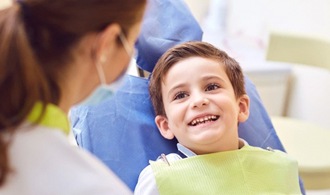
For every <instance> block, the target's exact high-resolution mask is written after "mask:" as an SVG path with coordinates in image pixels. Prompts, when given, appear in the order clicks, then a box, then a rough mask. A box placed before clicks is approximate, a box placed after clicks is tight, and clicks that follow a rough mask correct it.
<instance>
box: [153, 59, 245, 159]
mask: <svg viewBox="0 0 330 195" xmlns="http://www.w3.org/2000/svg"><path fill="white" fill-rule="evenodd" d="M162 96H163V102H164V107H165V111H166V117H164V116H157V117H156V119H155V120H156V123H157V125H158V127H159V129H160V131H161V133H162V135H163V136H164V137H166V138H168V139H172V138H173V137H174V136H175V137H176V138H177V139H178V141H179V142H180V143H181V144H182V145H184V146H186V147H188V148H189V149H191V150H192V151H194V152H195V153H197V154H204V153H211V152H219V151H224V150H232V149H237V148H238V123H239V122H240V121H239V113H240V110H241V107H242V105H243V107H246V106H248V104H247V103H246V102H245V101H248V98H247V96H246V98H247V100H246V98H241V97H240V98H236V96H235V93H234V89H233V86H232V84H231V82H230V80H229V78H228V76H227V74H226V72H225V68H224V65H223V64H221V63H219V62H218V61H215V60H213V59H207V58H202V57H190V58H187V59H184V60H182V61H179V62H177V63H176V64H174V65H173V66H172V67H171V68H170V69H169V70H168V72H167V73H166V75H165V77H164V80H163V82H162ZM243 97H245V96H243Z"/></svg>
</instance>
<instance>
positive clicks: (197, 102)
mask: <svg viewBox="0 0 330 195" xmlns="http://www.w3.org/2000/svg"><path fill="white" fill-rule="evenodd" d="M209 102H210V101H209V99H208V98H207V97H205V96H203V95H201V94H199V95H195V97H194V98H193V100H192V107H193V108H199V107H202V106H205V105H208V104H209Z"/></svg>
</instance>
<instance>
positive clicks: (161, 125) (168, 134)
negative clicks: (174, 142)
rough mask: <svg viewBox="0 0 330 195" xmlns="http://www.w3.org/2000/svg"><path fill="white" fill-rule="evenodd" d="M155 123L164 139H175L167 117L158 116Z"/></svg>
mask: <svg viewBox="0 0 330 195" xmlns="http://www.w3.org/2000/svg"><path fill="white" fill-rule="evenodd" d="M155 123H156V125H157V127H158V129H159V131H160V134H162V136H163V137H164V138H166V139H173V138H174V134H173V133H172V131H171V130H170V128H169V126H168V121H167V118H166V117H165V116H162V115H157V116H156V118H155Z"/></svg>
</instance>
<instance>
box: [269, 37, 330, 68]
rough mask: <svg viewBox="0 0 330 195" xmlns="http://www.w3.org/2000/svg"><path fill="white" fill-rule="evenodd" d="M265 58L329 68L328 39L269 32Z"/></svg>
mask: <svg viewBox="0 0 330 195" xmlns="http://www.w3.org/2000/svg"><path fill="white" fill-rule="evenodd" d="M266 58H267V60H270V61H282V62H292V63H297V64H308V65H311V66H318V67H322V68H327V69H329V70H330V40H328V39H326V38H322V37H312V36H307V35H301V34H293V33H284V32H271V33H270V37H269V42H268V49H267V57H266Z"/></svg>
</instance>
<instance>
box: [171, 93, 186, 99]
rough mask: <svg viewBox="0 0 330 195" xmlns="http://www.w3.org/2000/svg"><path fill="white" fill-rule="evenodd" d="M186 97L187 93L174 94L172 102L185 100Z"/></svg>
mask: <svg viewBox="0 0 330 195" xmlns="http://www.w3.org/2000/svg"><path fill="white" fill-rule="evenodd" d="M187 96H188V94H187V93H185V92H183V91H180V92H178V93H176V94H175V96H174V100H178V99H182V98H185V97H187Z"/></svg>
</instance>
